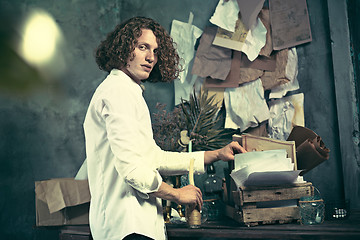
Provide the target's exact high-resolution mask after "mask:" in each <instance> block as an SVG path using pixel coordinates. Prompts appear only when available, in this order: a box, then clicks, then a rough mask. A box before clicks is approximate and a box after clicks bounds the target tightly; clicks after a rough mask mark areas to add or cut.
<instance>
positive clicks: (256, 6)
mask: <svg viewBox="0 0 360 240" xmlns="http://www.w3.org/2000/svg"><path fill="white" fill-rule="evenodd" d="M237 2H238V5H239V10H240V13H241V20H242V21H243V23H244V24H245V26H246V27H247V28H248V29H250V27H251V26H252V25H253V24H254V23H255V21H256V18H257V16H258V15H259V12H260V10H261V9H262V8H263V6H264V2H265V0H251V1H249V0H237Z"/></svg>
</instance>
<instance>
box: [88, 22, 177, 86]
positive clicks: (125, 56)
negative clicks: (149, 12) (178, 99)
mask: <svg viewBox="0 0 360 240" xmlns="http://www.w3.org/2000/svg"><path fill="white" fill-rule="evenodd" d="M141 29H149V30H152V31H153V33H154V35H155V37H156V39H157V44H158V46H159V47H158V62H157V64H156V65H155V67H154V69H153V70H152V72H151V73H150V76H149V78H148V79H147V81H151V82H159V81H161V82H170V81H172V80H174V79H176V78H177V77H178V76H179V72H180V68H181V67H180V64H179V59H180V58H179V55H178V53H177V51H176V49H175V43H174V41H173V39H172V38H171V37H170V35H169V34H168V33H167V32H166V30H165V29H164V28H163V27H162V26H161V25H160V24H159V23H157V22H155V21H154V20H153V19H151V18H146V17H134V18H130V19H129V20H127V21H125V22H123V23H121V24H119V25H117V26H116V27H115V29H114V31H112V32H110V33H109V34H108V35H107V37H106V39H105V40H104V41H102V42H101V43H100V45H99V46H98V48H97V49H96V53H95V58H96V63H97V64H98V66H99V68H100V69H101V70H104V71H106V72H110V71H111V70H112V69H114V68H116V69H122V68H124V67H125V66H126V64H127V61H128V60H129V59H130V60H131V59H133V58H134V53H133V51H134V49H135V46H136V44H137V39H138V38H139V37H140V36H141V34H142V31H141Z"/></svg>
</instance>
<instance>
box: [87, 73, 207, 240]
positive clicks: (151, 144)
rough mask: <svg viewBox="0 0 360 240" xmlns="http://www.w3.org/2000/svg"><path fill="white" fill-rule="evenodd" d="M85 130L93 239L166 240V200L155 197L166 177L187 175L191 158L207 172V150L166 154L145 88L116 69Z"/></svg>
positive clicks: (89, 114)
mask: <svg viewBox="0 0 360 240" xmlns="http://www.w3.org/2000/svg"><path fill="white" fill-rule="evenodd" d="M84 132H85V141H86V155H87V156H86V157H87V166H88V179H89V187H90V193H91V203H90V219H89V221H90V229H91V233H92V236H93V238H94V239H95V240H105V239H106V240H110V239H117V240H118V239H122V238H124V237H125V236H127V235H129V234H131V233H138V234H142V235H145V236H148V237H151V238H153V239H156V240H158V239H165V232H164V231H165V230H164V220H163V214H162V204H161V199H158V198H156V197H154V196H151V195H149V193H152V192H155V191H157V190H158V189H159V187H160V185H161V182H162V178H161V176H160V174H163V175H176V174H185V173H186V172H187V171H188V169H189V162H190V159H191V158H194V159H195V164H194V169H195V171H197V172H204V152H194V153H175V152H166V151H163V150H161V149H160V148H159V147H158V146H157V145H156V143H155V141H154V139H153V132H152V126H151V119H150V114H149V110H148V107H147V105H146V102H145V100H144V98H143V95H142V89H141V87H140V86H139V85H138V84H137V83H135V82H134V81H133V80H132V79H131V78H130V77H129V76H127V75H126V74H125V73H124V72H122V71H120V70H116V69H114V70H112V71H111V73H110V74H109V75H108V76H107V78H106V79H105V80H104V81H103V82H102V83H101V84H100V85H99V86H98V88H97V89H96V91H95V93H94V95H93V97H92V99H91V102H90V105H89V108H88V111H87V114H86V117H85V121H84Z"/></svg>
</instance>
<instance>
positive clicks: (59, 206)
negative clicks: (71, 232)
mask: <svg viewBox="0 0 360 240" xmlns="http://www.w3.org/2000/svg"><path fill="white" fill-rule="evenodd" d="M35 204H36V226H61V225H83V224H89V206H90V191H89V184H88V181H87V180H75V179H73V178H58V179H50V180H46V181H36V182H35Z"/></svg>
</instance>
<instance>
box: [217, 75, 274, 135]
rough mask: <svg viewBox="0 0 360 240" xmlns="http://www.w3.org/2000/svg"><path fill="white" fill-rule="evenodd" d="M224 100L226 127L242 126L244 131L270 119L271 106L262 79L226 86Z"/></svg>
mask: <svg viewBox="0 0 360 240" xmlns="http://www.w3.org/2000/svg"><path fill="white" fill-rule="evenodd" d="M224 100H225V108H226V118H225V128H233V129H238V128H240V131H244V130H246V129H247V128H249V127H256V126H258V125H259V123H261V122H263V121H265V120H267V119H269V116H270V114H269V108H268V106H267V104H266V101H265V98H264V88H263V86H262V83H261V80H260V79H258V80H255V81H252V82H249V83H244V84H242V85H241V86H240V87H238V88H226V89H225V93H224Z"/></svg>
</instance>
